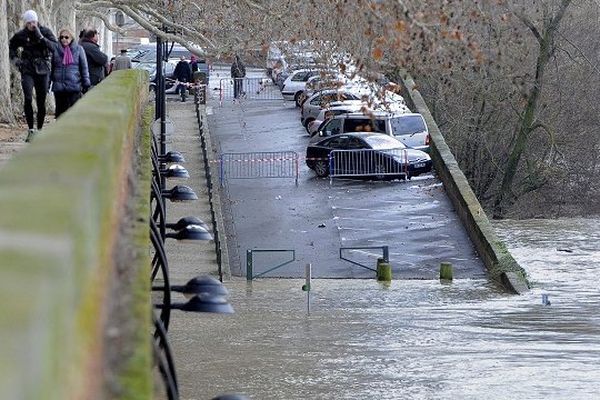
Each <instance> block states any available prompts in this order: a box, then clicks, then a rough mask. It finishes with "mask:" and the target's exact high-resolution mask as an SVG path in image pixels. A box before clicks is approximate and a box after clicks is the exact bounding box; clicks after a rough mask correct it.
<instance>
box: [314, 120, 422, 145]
mask: <svg viewBox="0 0 600 400" xmlns="http://www.w3.org/2000/svg"><path fill="white" fill-rule="evenodd" d="M346 132H378V133H385V134H386V135H389V136H393V137H395V138H396V139H398V140H400V141H402V143H404V144H405V145H406V146H408V147H410V148H413V149H417V150H422V151H425V152H428V151H429V140H430V137H429V130H428V129H427V124H426V123H425V119H424V118H423V116H422V115H421V114H417V113H404V114H393V113H386V112H377V111H375V112H372V113H368V114H365V113H363V112H357V113H348V114H340V115H336V116H335V117H333V118H331V119H330V120H329V121H326V122H325V123H323V125H322V126H321V127H320V128H319V130H318V131H317V133H316V135H315V138H324V137H326V136H332V135H337V134H341V133H346ZM316 140H318V139H315V140H311V142H313V141H316Z"/></svg>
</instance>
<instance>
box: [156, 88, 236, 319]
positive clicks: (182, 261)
mask: <svg viewBox="0 0 600 400" xmlns="http://www.w3.org/2000/svg"><path fill="white" fill-rule="evenodd" d="M171 100H172V101H171ZM201 107H202V106H201ZM167 118H168V120H170V121H172V127H168V128H167V151H171V150H174V151H179V152H181V153H182V154H183V156H184V157H185V160H186V162H185V163H183V164H182V165H183V166H184V167H185V168H186V169H187V170H188V172H189V174H190V178H189V179H187V180H167V185H166V186H167V187H166V189H170V188H172V187H173V186H175V185H187V186H189V187H191V188H192V189H193V190H194V192H195V193H196V194H197V195H198V200H196V201H188V202H170V201H168V200H167V203H166V210H167V222H176V221H177V220H178V219H179V218H181V217H186V216H195V217H198V218H200V219H201V220H203V221H204V222H205V223H206V224H207V225H208V226H209V228H210V231H211V233H212V223H211V212H210V203H209V196H208V188H207V185H206V177H205V174H204V158H203V155H202V148H201V143H200V132H199V128H198V121H197V119H196V113H195V105H194V102H193V98H191V99H188V101H186V102H180V101H175V100H174V99H170V98H169V99H168V102H167ZM215 173H216V172H213V174H215ZM218 214H219V213H218V212H217V215H218ZM221 236H223V235H221ZM223 246H224V244H223ZM165 250H166V253H167V257H168V261H169V269H170V278H171V284H174V285H180V284H181V285H183V284H185V283H186V282H187V281H188V280H189V279H191V278H193V277H195V276H198V275H212V276H216V277H217V278H218V276H219V268H218V264H217V254H216V250H215V243H214V241H212V240H211V241H196V242H193V243H179V242H177V241H176V240H173V239H167V242H166V243H165ZM227 265H228V264H227V260H226V257H223V266H224V270H223V275H224V277H225V279H227V278H228V277H229V271H228V267H227ZM173 300H174V301H178V300H181V301H183V299H178V298H177V296H174V299H173ZM176 314H177V313H176ZM177 316H178V315H177ZM174 317H175V315H174Z"/></svg>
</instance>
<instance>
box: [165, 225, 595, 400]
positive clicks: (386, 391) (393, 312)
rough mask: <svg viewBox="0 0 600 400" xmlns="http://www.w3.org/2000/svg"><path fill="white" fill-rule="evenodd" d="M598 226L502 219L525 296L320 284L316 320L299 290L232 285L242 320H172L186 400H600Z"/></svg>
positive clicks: (292, 284)
mask: <svg viewBox="0 0 600 400" xmlns="http://www.w3.org/2000/svg"><path fill="white" fill-rule="evenodd" d="M599 226H600V224H598V221H591V222H590V221H579V220H575V221H573V220H571V221H562V223H554V222H540V221H533V222H531V221H526V222H515V221H504V222H502V223H501V224H498V225H497V226H496V227H497V229H498V232H499V235H500V236H501V237H503V238H504V239H506V240H507V243H508V246H509V248H511V250H512V251H513V253H514V255H515V257H516V258H517V259H518V261H519V262H520V263H521V264H522V265H523V266H524V267H525V268H526V269H527V270H528V272H529V273H530V275H531V278H532V281H533V282H534V284H535V287H534V289H533V290H532V291H531V292H530V293H529V294H527V295H524V296H520V297H517V296H509V295H505V294H502V293H500V292H499V291H498V290H497V289H496V288H495V287H493V286H492V285H490V284H489V283H488V282H487V281H485V280H457V281H455V282H454V283H452V284H441V283H440V282H438V281H394V282H393V283H392V284H391V285H390V286H389V287H384V286H381V285H380V284H378V283H377V282H374V281H372V280H316V281H313V290H312V292H311V298H312V301H311V314H310V315H307V313H306V293H304V292H302V291H301V286H302V284H303V281H300V280H275V279H273V280H269V279H265V280H258V281H255V282H253V283H252V284H251V285H247V284H246V282H245V281H235V282H229V283H227V286H228V288H229V289H230V292H231V296H230V299H231V302H232V304H233V305H234V307H235V309H236V314H235V315H233V316H230V317H223V316H218V315H202V316H200V317H198V316H190V317H186V318H185V319H180V318H179V319H176V320H175V321H173V325H172V328H171V331H170V337H171V339H170V340H171V343H172V344H173V346H174V348H175V353H176V361H177V367H178V373H179V379H180V386H181V392H182V398H183V399H204V398H207V399H208V398H210V396H212V395H215V394H217V393H225V392H242V393H246V394H247V395H249V396H250V397H251V398H252V399H286V400H287V399H407V398H409V399H481V398H487V399H513V398H526V399H567V398H568V399H585V398H595V397H596V396H597V393H598V391H600V379H599V378H600V340H599V338H600V318H599V317H598V310H597V307H598V306H599V305H600V296H599V294H598V292H599V291H598V282H597V279H594V278H595V274H594V270H595V269H596V268H597V265H594V263H596V264H598V263H599V261H600V248H599V247H600V246H599V245H598V244H597V243H598V239H600V237H599V235H600V232H598V227H599ZM557 249H561V250H569V251H571V252H566V251H557ZM542 293H547V294H548V295H549V298H550V301H551V303H552V304H551V305H550V306H544V305H543V304H542V302H541V294H542ZM190 332H193V334H190Z"/></svg>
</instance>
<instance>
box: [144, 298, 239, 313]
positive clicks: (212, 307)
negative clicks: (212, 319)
mask: <svg viewBox="0 0 600 400" xmlns="http://www.w3.org/2000/svg"><path fill="white" fill-rule="evenodd" d="M156 307H157V308H162V307H163V306H162V305H161V304H157V305H156ZM171 309H172V310H181V311H187V312H201V313H205V312H207V313H217V314H233V313H234V311H233V307H232V306H231V304H229V302H228V301H227V299H226V298H225V297H224V296H215V295H211V294H210V293H200V294H197V295H195V296H193V297H192V298H191V299H189V300H188V301H187V303H171Z"/></svg>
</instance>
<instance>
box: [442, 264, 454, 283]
mask: <svg viewBox="0 0 600 400" xmlns="http://www.w3.org/2000/svg"><path fill="white" fill-rule="evenodd" d="M440 279H442V280H447V281H451V280H452V264H451V263H449V262H443V263H441V264H440Z"/></svg>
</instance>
